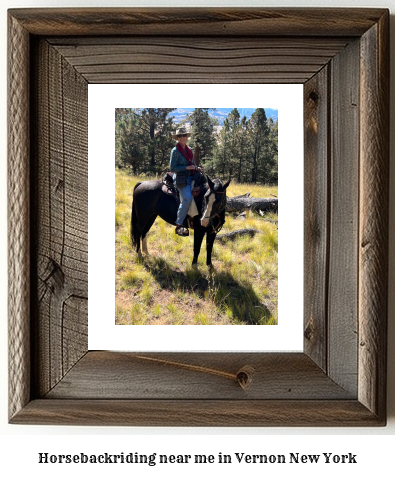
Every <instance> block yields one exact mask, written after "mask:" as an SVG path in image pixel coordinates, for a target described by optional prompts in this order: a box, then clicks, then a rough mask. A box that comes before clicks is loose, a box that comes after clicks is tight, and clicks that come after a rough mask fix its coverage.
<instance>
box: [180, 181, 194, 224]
mask: <svg viewBox="0 0 395 478" xmlns="http://www.w3.org/2000/svg"><path fill="white" fill-rule="evenodd" d="M192 181H193V175H191V176H188V179H187V185H186V186H185V187H184V188H180V189H179V192H180V200H181V203H180V206H179V207H178V211H177V220H176V224H177V225H180V226H181V225H182V223H183V222H184V219H185V218H186V217H187V214H188V210H189V206H190V205H191V202H192V199H193V197H192V191H191V182H192Z"/></svg>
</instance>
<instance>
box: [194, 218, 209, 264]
mask: <svg viewBox="0 0 395 478" xmlns="http://www.w3.org/2000/svg"><path fill="white" fill-rule="evenodd" d="M195 219H196V217H195ZM194 224H195V233H194V238H193V261H192V265H193V266H197V261H198V257H199V254H200V248H201V247H202V242H203V237H204V234H205V232H206V231H205V230H204V228H203V227H201V226H200V222H199V219H197V220H196V221H195V220H194Z"/></svg>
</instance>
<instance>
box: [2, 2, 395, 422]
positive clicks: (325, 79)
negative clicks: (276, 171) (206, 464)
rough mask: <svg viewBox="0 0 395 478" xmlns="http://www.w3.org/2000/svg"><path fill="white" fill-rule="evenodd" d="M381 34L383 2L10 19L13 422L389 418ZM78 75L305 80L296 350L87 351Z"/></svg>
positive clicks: (84, 79)
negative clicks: (301, 324)
mask: <svg viewBox="0 0 395 478" xmlns="http://www.w3.org/2000/svg"><path fill="white" fill-rule="evenodd" d="M388 25H389V14H388V11H387V10H384V9H314V10H312V9H42V10H41V9H21V10H11V11H9V337H10V338H9V398H10V399H9V419H10V422H11V423H24V424H33V423H41V424H76V425H91V424H94V425H153V426H159V425H160V426H163V425H175V426H192V425H193V426H378V425H381V426H382V425H384V424H385V423H386V317H387V263H388V260H387V249H388V167H389V166H388V163H389V42H388V36H389V31H388V30H389V27H388ZM164 49H165V50H166V51H165V52H164ZM229 52H231V53H229ZM181 54H182V55H183V62H184V65H185V64H186V63H187V64H188V68H185V67H184V66H183V67H182V68H180V67H179V62H178V61H177V58H178V57H179V55H181ZM84 58H85V60H84ZM87 58H89V60H86V59H87ZM81 59H82V60H81ZM89 82H114V83H116V82H146V83H156V82H187V83H194V82H195V83H196V82H208V83H210V82H211V83H220V82H224V83H225V82H226V83H240V82H244V83H249V82H254V83H271V82H277V83H287V82H298V83H304V91H305V106H304V108H305V251H304V253H305V313H304V316H305V330H304V337H305V349H304V353H274V354H273V353H245V354H243V353H210V354H195V353H189V354H185V353H182V354H181V353H178V354H177V353H172V354H163V353H156V354H152V353H151V354H135V353H115V352H105V351H103V352H99V351H88V350H87V84H88V83H89Z"/></svg>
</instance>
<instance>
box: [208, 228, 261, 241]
mask: <svg viewBox="0 0 395 478" xmlns="http://www.w3.org/2000/svg"><path fill="white" fill-rule="evenodd" d="M260 232H261V231H258V229H238V230H237V231H232V232H227V233H226V234H219V235H218V236H217V239H216V240H217V241H220V242H225V241H226V240H227V239H229V240H231V241H234V240H235V239H236V238H237V237H240V236H243V235H245V234H247V235H248V236H250V237H254V236H255V234H257V233H260Z"/></svg>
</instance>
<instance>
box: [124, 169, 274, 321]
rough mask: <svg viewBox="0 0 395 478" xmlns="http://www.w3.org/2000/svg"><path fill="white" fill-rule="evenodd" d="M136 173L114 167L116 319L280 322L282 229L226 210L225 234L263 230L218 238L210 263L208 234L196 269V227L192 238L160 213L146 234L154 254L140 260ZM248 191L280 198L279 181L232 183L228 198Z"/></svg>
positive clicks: (263, 219)
mask: <svg viewBox="0 0 395 478" xmlns="http://www.w3.org/2000/svg"><path fill="white" fill-rule="evenodd" d="M144 179H153V178H148V177H147V178H141V177H139V178H137V177H134V176H131V175H128V174H126V173H124V172H123V171H119V170H117V171H116V172H115V241H116V244H115V269H116V272H115V277H116V278H115V309H116V310H115V321H116V324H119V325H155V324H160V325H166V324H168V325H276V324H277V298H278V286H277V284H278V260H277V251H278V231H277V226H276V225H275V224H274V223H272V222H269V221H266V220H265V219H266V218H268V219H275V220H277V215H274V214H271V213H269V214H267V215H266V216H265V217H261V216H259V215H258V214H256V213H251V212H247V218H246V219H245V220H240V219H238V220H235V219H233V217H232V215H231V214H229V213H227V215H226V223H225V225H224V227H223V228H222V230H221V232H220V234H223V233H226V232H230V231H234V230H237V229H244V228H254V229H258V230H259V231H261V233H259V234H256V235H255V237H254V238H253V239H252V238H251V237H249V236H244V237H240V238H238V239H236V240H235V241H233V242H231V241H228V242H226V243H225V244H221V243H220V241H218V240H216V241H215V243H214V251H213V258H212V259H213V260H212V262H213V266H214V269H213V270H212V271H210V270H209V269H208V268H207V266H206V265H205V263H206V248H205V240H204V241H203V244H202V250H201V252H200V256H199V264H198V268H197V269H195V268H192V266H191V263H192V257H193V231H191V235H190V236H189V237H186V238H185V237H180V236H177V235H176V234H175V233H174V227H173V226H171V225H169V224H167V223H165V222H164V221H163V220H162V219H160V218H158V219H157V220H156V221H155V223H154V225H153V226H152V228H151V230H150V232H149V234H148V251H149V253H150V255H149V256H143V258H141V259H139V258H138V256H137V254H136V252H135V251H134V250H133V249H132V245H131V241H130V214H131V208H132V196H133V188H134V186H135V184H136V183H137V182H138V181H141V180H144ZM247 191H249V192H250V193H251V195H252V196H254V197H270V194H273V195H275V196H277V188H276V187H263V186H255V185H249V184H235V183H232V182H231V183H230V186H229V187H228V189H227V196H228V197H232V196H237V195H240V194H244V193H246V192H247Z"/></svg>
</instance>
